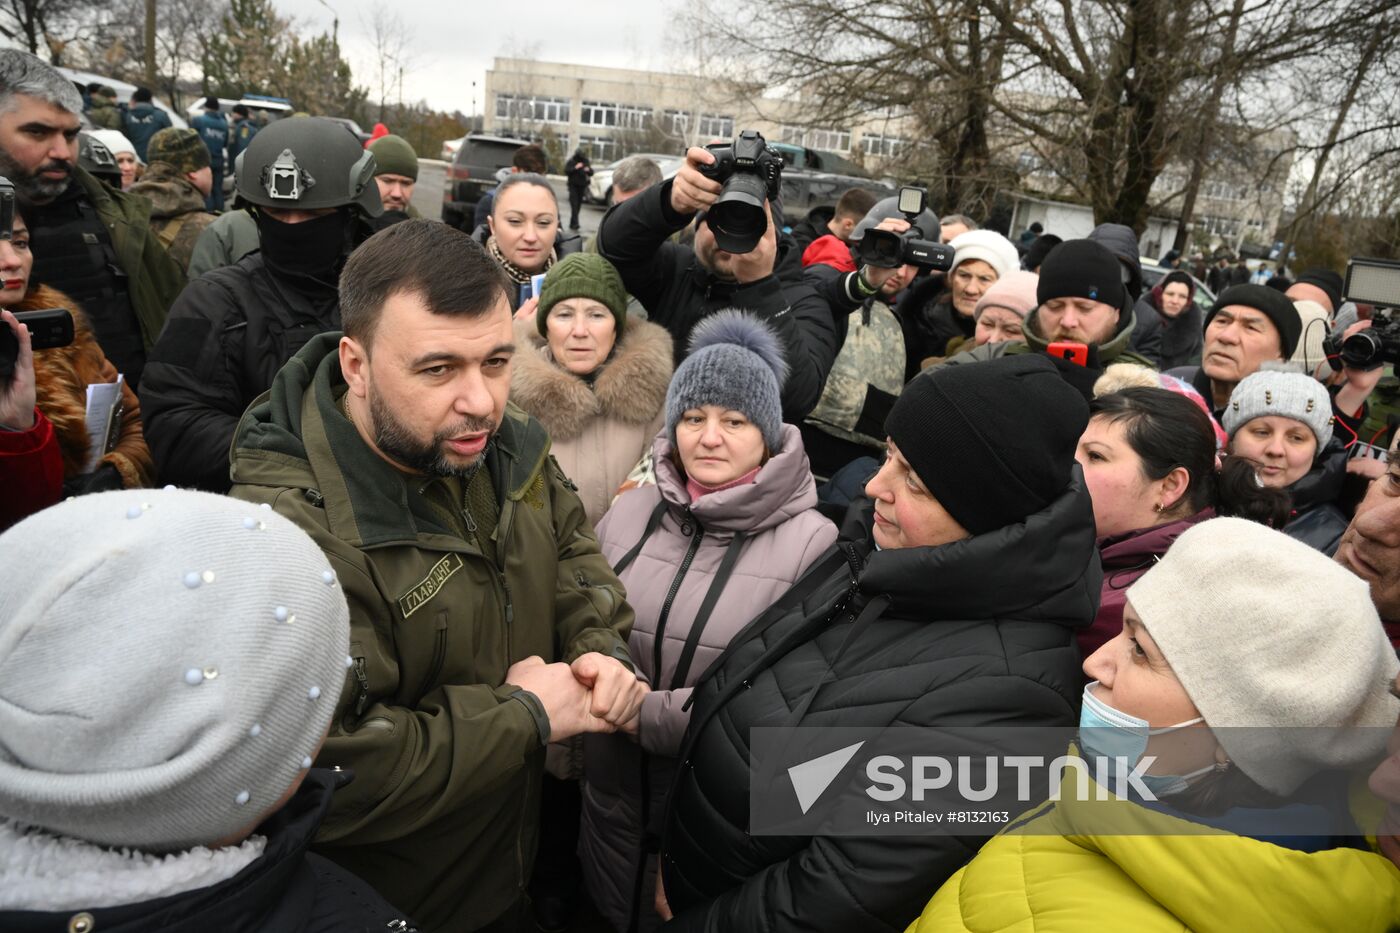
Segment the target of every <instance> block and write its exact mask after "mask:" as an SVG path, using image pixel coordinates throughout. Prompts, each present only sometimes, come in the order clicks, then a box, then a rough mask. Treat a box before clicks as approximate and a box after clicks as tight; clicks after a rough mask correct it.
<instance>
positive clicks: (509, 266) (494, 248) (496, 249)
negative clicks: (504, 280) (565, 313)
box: [486, 234, 554, 285]
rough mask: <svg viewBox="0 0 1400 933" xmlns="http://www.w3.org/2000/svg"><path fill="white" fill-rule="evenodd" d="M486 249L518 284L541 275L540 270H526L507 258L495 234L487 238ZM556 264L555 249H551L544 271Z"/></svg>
mask: <svg viewBox="0 0 1400 933" xmlns="http://www.w3.org/2000/svg"><path fill="white" fill-rule="evenodd" d="M486 250H487V252H489V253H490V254H491V258H492V259H494V260H496V262H498V263H499V264H500V266H501V268H502V269H504V270H506V275H508V276H510V280H511V281H512V282H514V283H515V284H516V285H524V284H525V283H526V282H529V281H530V276H532V275H539V273H538V272H526V271H525V270H524V269H522V268H520V267H519V266H517V265H516V264H515V263H513V262H511V261H510V260H509V259H507V258H506V254H505V253H503V252H501V244H499V243H497V242H496V236H495V234H492V235H491V236H489V237H487V238H486ZM552 265H554V250H550V251H549V258H548V259H546V260H545V261H544V271H545V272H548V271H549V267H550V266H552Z"/></svg>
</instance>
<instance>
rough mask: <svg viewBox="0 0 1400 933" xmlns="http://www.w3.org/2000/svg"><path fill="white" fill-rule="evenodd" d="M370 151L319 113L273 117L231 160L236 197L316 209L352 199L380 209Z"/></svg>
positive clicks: (370, 210) (369, 211)
mask: <svg viewBox="0 0 1400 933" xmlns="http://www.w3.org/2000/svg"><path fill="white" fill-rule="evenodd" d="M374 172H375V164H374V154H373V153H371V152H369V151H368V150H367V149H365V148H364V147H363V146H361V144H360V141H359V139H357V138H356V137H355V135H354V134H353V133H351V132H350V130H349V129H348V128H347V127H346V126H344V125H343V124H341V123H337V122H335V121H334V120H326V119H322V118H320V117H296V118H288V119H285V120H278V121H277V122H276V123H273V124H270V125H269V126H267V127H266V128H265V129H263V130H261V131H259V132H258V134H257V135H256V136H254V137H253V140H252V142H250V143H249V144H248V148H247V149H245V150H243V152H241V153H239V155H238V159H237V160H236V161H235V162H234V175H235V177H236V178H237V190H238V194H239V196H240V197H242V198H243V200H244V201H247V202H248V203H249V204H254V205H258V206H260V207H280V208H288V209H296V210H317V209H319V208H324V207H342V206H344V205H355V206H357V207H359V209H360V210H361V211H362V212H363V213H364V214H365V215H367V216H369V217H378V216H379V215H380V214H382V213H383V212H384V206H383V205H382V204H381V203H380V200H379V186H378V185H377V184H375V181H374Z"/></svg>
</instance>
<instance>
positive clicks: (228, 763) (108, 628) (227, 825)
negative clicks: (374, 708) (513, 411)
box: [0, 489, 416, 933]
mask: <svg viewBox="0 0 1400 933" xmlns="http://www.w3.org/2000/svg"><path fill="white" fill-rule="evenodd" d="M349 639H350V619H349V609H348V608H347V607H346V602H345V593H344V591H343V590H342V589H341V586H340V581H339V580H338V579H337V578H336V575H335V573H334V571H332V570H331V568H330V564H328V563H327V562H326V557H325V555H324V554H323V553H322V551H321V549H320V548H319V547H317V546H316V544H315V542H313V541H312V540H311V539H310V538H309V537H307V535H306V533H305V532H304V531H302V530H301V529H299V528H297V527H296V526H295V525H293V524H292V523H291V522H289V521H288V520H287V519H285V518H283V517H282V516H280V515H278V514H276V513H274V512H272V511H270V510H268V509H267V508H261V509H259V508H256V507H254V506H252V505H250V504H248V503H246V502H239V501H237V500H234V499H228V498H225V497H223V496H214V495H209V494H208V493H202V492H184V491H179V490H174V489H167V490H131V491H124V492H108V493H101V494H97V495H91V496H82V497H80V498H77V499H70V500H68V501H66V502H62V503H60V504H58V505H55V506H53V507H52V508H50V509H46V510H44V511H42V512H39V513H38V514H36V515H33V516H30V517H29V518H28V519H26V520H25V521H23V522H21V523H20V524H18V525H16V526H15V527H14V528H12V529H10V530H9V531H7V532H6V533H5V534H3V535H0V930H4V931H5V933H50V931H52V933H153V931H162V930H167V931H174V933H196V931H198V933H248V931H254V930H257V931H269V933H270V931H274V930H275V931H278V933H345V931H350V930H395V931H400V933H411V931H412V930H414V929H416V928H415V927H414V926H413V925H412V923H411V922H409V921H408V920H407V919H406V918H404V916H403V915H402V914H400V913H398V912H397V911H396V910H394V908H392V907H391V906H390V905H389V904H387V903H386V902H385V901H384V900H383V898H381V897H380V896H379V895H378V894H377V893H375V891H374V890H373V889H372V888H371V887H370V886H369V885H368V884H366V883H365V882H364V881H362V880H360V879H359V878H357V877H355V876H354V875H352V874H350V873H349V872H347V871H345V870H344V869H342V868H340V867H339V866H337V865H334V864H332V863H331V862H329V861H327V860H325V859H324V858H322V857H321V856H319V855H311V854H309V853H308V852H307V849H308V848H309V847H310V845H311V843H312V840H313V838H314V837H315V835H316V831H317V829H318V828H319V826H320V824H321V820H322V818H323V817H324V816H325V814H326V811H327V810H328V809H329V807H330V805H331V795H332V794H333V793H335V791H336V790H337V789H338V788H340V787H342V786H344V785H345V784H346V783H348V782H349V777H350V776H349V775H348V774H340V773H336V772H338V771H339V770H340V769H339V768H337V769H336V770H335V771H330V770H326V769H324V768H313V767H312V763H313V761H314V759H315V758H316V754H317V752H318V750H319V749H320V747H321V743H322V742H323V741H324V740H325V737H326V731H327V729H328V728H329V727H330V721H331V716H332V715H333V714H334V712H335V705H336V697H337V696H339V695H340V691H341V688H342V686H343V685H344V684H345V680H346V678H347V676H348V673H349V672H348V670H347V668H348V666H349V665H348V662H349V660H350V659H349V657H348V652H349V647H350V644H349Z"/></svg>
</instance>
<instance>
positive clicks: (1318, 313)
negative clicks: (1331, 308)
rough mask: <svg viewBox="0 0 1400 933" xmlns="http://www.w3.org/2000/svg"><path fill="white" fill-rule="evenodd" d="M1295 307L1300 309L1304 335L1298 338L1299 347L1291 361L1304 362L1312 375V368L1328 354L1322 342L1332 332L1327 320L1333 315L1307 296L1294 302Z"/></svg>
mask: <svg viewBox="0 0 1400 933" xmlns="http://www.w3.org/2000/svg"><path fill="white" fill-rule="evenodd" d="M1293 307H1295V308H1297V309H1298V318H1299V320H1301V321H1302V322H1303V331H1302V333H1303V336H1301V337H1299V338H1298V347H1297V349H1295V350H1294V351H1293V356H1292V358H1291V360H1290V362H1293V363H1302V364H1303V369H1304V371H1305V372H1307V373H1308V375H1312V370H1313V369H1314V368H1316V367H1317V365H1318V364H1319V363H1321V362H1322V360H1323V358H1324V357H1325V356H1326V355H1327V351H1326V350H1325V349H1324V348H1323V346H1322V344H1323V342H1324V341H1325V340H1326V339H1327V335H1328V334H1329V333H1330V331H1329V330H1328V328H1327V321H1328V319H1329V318H1330V317H1331V315H1329V314H1328V313H1327V309H1326V308H1324V307H1323V306H1322V305H1320V304H1318V303H1317V302H1316V301H1308V300H1307V299H1306V298H1305V299H1303V300H1302V301H1295V302H1293Z"/></svg>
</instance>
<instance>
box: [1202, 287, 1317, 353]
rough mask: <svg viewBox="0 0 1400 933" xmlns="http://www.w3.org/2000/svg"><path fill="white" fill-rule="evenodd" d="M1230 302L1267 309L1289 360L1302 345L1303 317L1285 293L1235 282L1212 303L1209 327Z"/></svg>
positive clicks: (1257, 309)
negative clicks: (1299, 343)
mask: <svg viewBox="0 0 1400 933" xmlns="http://www.w3.org/2000/svg"><path fill="white" fill-rule="evenodd" d="M1227 305H1244V306H1245V307H1246V308H1253V309H1254V310H1256V311H1262V312H1264V315H1265V316H1266V317H1268V319H1269V320H1270V321H1272V322H1273V324H1274V328H1275V329H1276V330H1278V342H1279V349H1280V350H1281V351H1282V354H1283V358H1284V359H1285V360H1286V359H1288V358H1289V357H1290V356H1292V355H1293V351H1294V350H1296V349H1297V348H1298V339H1299V338H1300V337H1302V336H1303V319H1302V318H1300V317H1299V316H1298V309H1297V308H1295V307H1293V301H1292V299H1290V298H1289V297H1288V296H1287V295H1285V294H1284V293H1283V292H1281V291H1279V290H1277V289H1274V288H1269V287H1268V286H1267V285H1231V286H1230V287H1229V288H1227V289H1225V290H1224V291H1223V292H1221V293H1220V296H1219V297H1218V298H1216V299H1215V304H1213V305H1211V308H1210V311H1209V312H1208V313H1207V314H1206V323H1205V326H1206V327H1207V328H1209V327H1210V322H1211V321H1212V320H1213V319H1214V318H1215V315H1216V312H1218V311H1219V310H1220V309H1221V308H1224V307H1226V306H1227Z"/></svg>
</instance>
